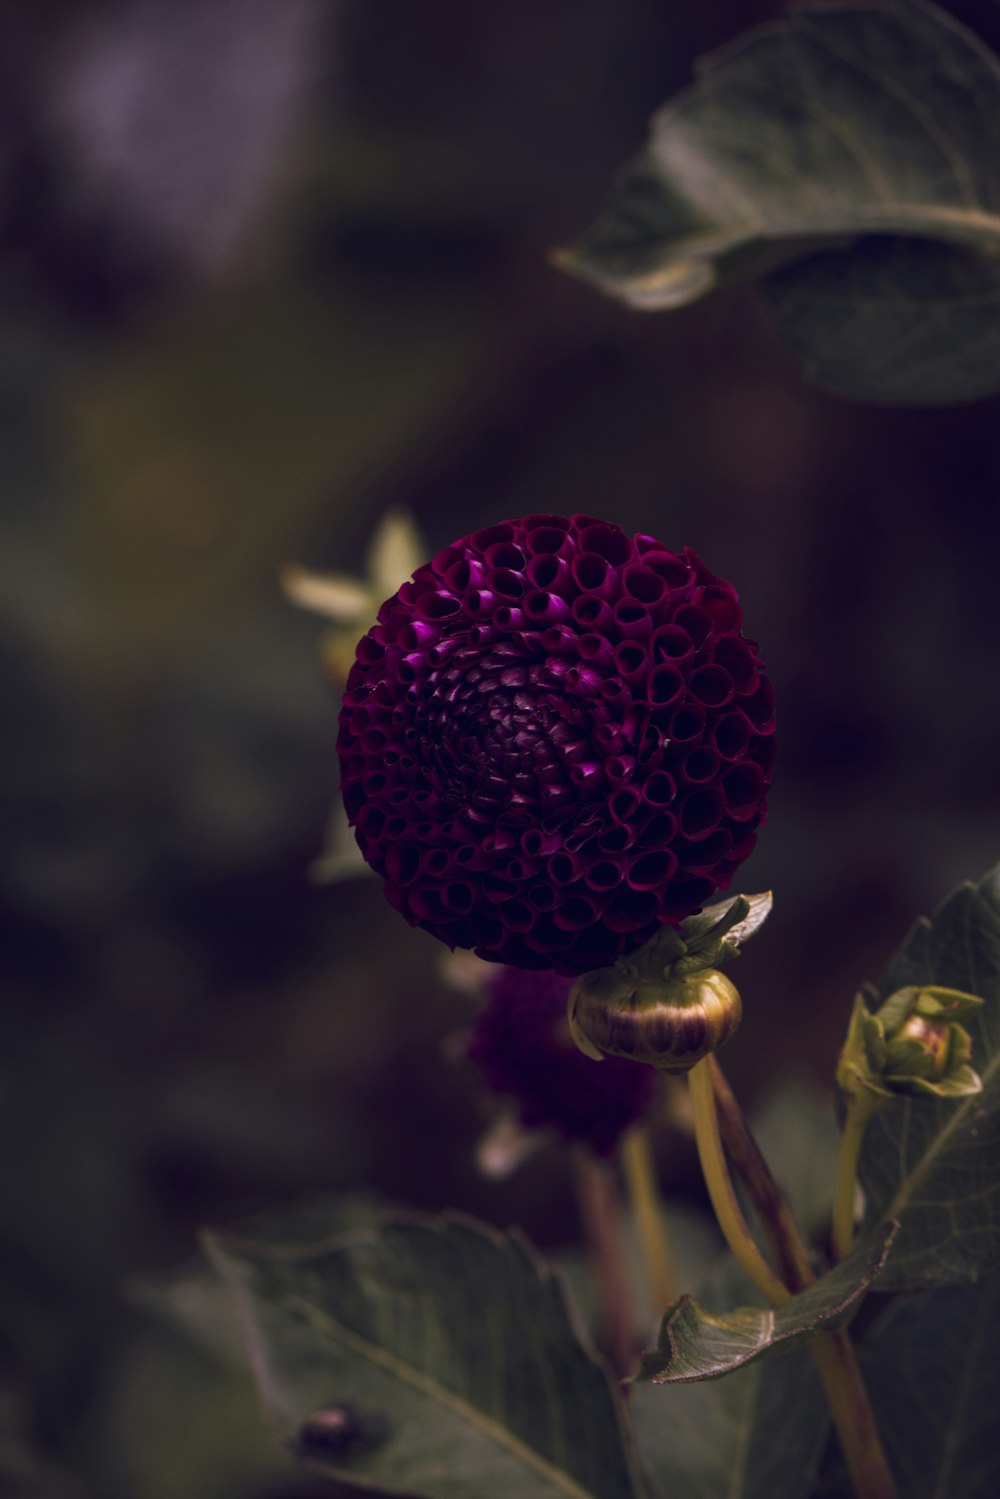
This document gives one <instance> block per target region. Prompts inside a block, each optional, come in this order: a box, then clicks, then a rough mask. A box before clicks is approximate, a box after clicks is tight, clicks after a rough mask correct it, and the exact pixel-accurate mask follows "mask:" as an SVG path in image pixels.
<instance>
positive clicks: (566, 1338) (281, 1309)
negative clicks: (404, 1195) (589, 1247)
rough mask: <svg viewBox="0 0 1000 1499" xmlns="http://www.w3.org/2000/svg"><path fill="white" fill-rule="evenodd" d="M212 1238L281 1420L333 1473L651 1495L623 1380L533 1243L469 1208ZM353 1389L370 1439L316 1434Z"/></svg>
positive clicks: (540, 1498)
mask: <svg viewBox="0 0 1000 1499" xmlns="http://www.w3.org/2000/svg"><path fill="white" fill-rule="evenodd" d="M208 1250H209V1254H210V1256H211V1258H212V1260H213V1261H214V1263H215V1264H216V1265H217V1266H218V1267H219V1268H220V1269H221V1270H222V1271H223V1272H224V1274H225V1275H226V1276H227V1278H228V1279H229V1280H230V1281H231V1282H232V1283H233V1284H234V1285H235V1286H237V1287H238V1289H239V1291H240V1294H241V1301H242V1305H243V1308H244V1315H245V1317H246V1319H247V1324H248V1332H249V1333H250V1336H251V1338H252V1341H253V1343H254V1345H255V1346H256V1348H257V1349H258V1376H259V1378H260V1380H261V1384H262V1387H263V1389H264V1391H265V1393H266V1396H267V1399H268V1403H269V1405H270V1406H271V1409H272V1411H273V1412H274V1414H275V1416H276V1418H277V1419H278V1422H279V1425H280V1427H281V1429H282V1430H283V1431H284V1433H285V1434H286V1436H287V1437H288V1438H290V1439H293V1440H297V1441H298V1442H300V1443H301V1444H302V1451H303V1455H304V1456H307V1457H308V1458H309V1459H310V1460H311V1461H313V1462H316V1463H319V1464H320V1465H321V1466H322V1467H323V1468H325V1469H326V1470H327V1471H329V1472H330V1473H332V1474H339V1475H344V1476H349V1477H350V1478H351V1479H352V1480H353V1481H355V1482H357V1481H362V1482H366V1483H368V1484H374V1485H378V1486H379V1487H381V1488H382V1489H383V1490H385V1491H388V1492H392V1493H410V1492H413V1491H416V1492H419V1493H421V1494H426V1495H428V1496H429V1499H438V1496H447V1499H481V1496H482V1495H484V1494H496V1495H500V1494H512V1495H513V1494H517V1495H519V1496H524V1499H529V1496H530V1499H557V1496H563V1499H585V1496H592V1499H627V1496H629V1495H638V1494H639V1492H640V1489H639V1485H638V1479H637V1477H636V1475H635V1472H634V1468H633V1462H632V1459H631V1456H630V1454H629V1450H628V1445H627V1439H626V1436H625V1432H624V1429H623V1425H622V1421H621V1413H620V1410H619V1408H618V1403H617V1400H616V1397H615V1394H614V1391H613V1389H612V1387H611V1385H610V1383H609V1382H608V1379H607V1377H606V1375H605V1373H604V1371H603V1370H602V1368H601V1367H600V1365H599V1363H598V1362H597V1361H596V1360H595V1358H594V1357H593V1355H592V1353H591V1352H590V1351H589V1350H588V1349H587V1348H586V1346H585V1345H584V1344H583V1342H582V1341H581V1339H580V1336H579V1335H578V1333H577V1331H576V1329H575V1327H574V1324H573V1321H572V1319H571V1317H570V1315H569V1313H568V1310H567V1307H566V1303H565V1301H564V1298H563V1294H562V1291H561V1288H560V1285H559V1282H558V1281H557V1280H556V1279H554V1278H553V1276H552V1274H551V1272H549V1271H548V1270H546V1269H545V1268H544V1266H542V1265H541V1263H540V1262H539V1261H538V1260H537V1259H536V1258H535V1256H534V1255H533V1254H532V1253H531V1252H530V1250H529V1249H528V1248H527V1246H526V1245H525V1244H524V1243H523V1241H521V1240H520V1239H518V1238H516V1237H512V1236H500V1235H497V1234H493V1233H490V1232H488V1231H487V1230H486V1229H484V1228H481V1227H478V1226H476V1225H474V1224H472V1223H470V1222H468V1221H465V1220H463V1219H460V1218H456V1217H452V1218H446V1219H442V1220H439V1221H432V1220H424V1219H412V1220H403V1219H397V1220H390V1221H388V1222H387V1223H386V1224H385V1225H384V1226H383V1227H381V1228H380V1229H377V1230H372V1231H369V1232H367V1233H359V1234H356V1235H353V1236H347V1237H345V1238H343V1239H336V1238H335V1239H334V1240H333V1241H331V1242H328V1244H327V1245H325V1246H320V1247H315V1246H314V1247H309V1246H306V1247H305V1248H301V1249H289V1247H288V1246H287V1245H283V1246H279V1247H278V1248H275V1247H270V1248H268V1247H266V1246H262V1245H260V1244H259V1243H254V1242H252V1241H242V1242H241V1241H238V1240H234V1239H231V1238H224V1237H219V1236H214V1237H212V1238H210V1239H209V1241H208ZM348 1400H349V1403H350V1409H351V1412H352V1415H353V1416H354V1419H355V1421H356V1426H357V1431H356V1433H355V1434H354V1435H353V1436H352V1439H351V1440H348V1441H345V1442H343V1443H341V1444H338V1443H334V1442H330V1443H326V1442H324V1441H321V1440H320V1441H311V1440H310V1439H309V1431H310V1427H309V1423H310V1421H311V1420H312V1419H313V1418H315V1416H316V1415H317V1413H318V1412H320V1411H322V1410H324V1409H328V1408H329V1407H330V1406H331V1405H336V1404H340V1403H342V1402H345V1401H348Z"/></svg>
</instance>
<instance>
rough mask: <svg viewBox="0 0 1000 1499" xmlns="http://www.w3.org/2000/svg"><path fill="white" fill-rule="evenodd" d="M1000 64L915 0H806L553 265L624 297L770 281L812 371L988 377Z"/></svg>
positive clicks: (707, 84)
mask: <svg viewBox="0 0 1000 1499" xmlns="http://www.w3.org/2000/svg"><path fill="white" fill-rule="evenodd" d="M998 118H1000V63H998V60H997V59H996V57H995V56H994V55H993V54H992V53H991V52H990V51H989V50H988V49H987V48H986V47H985V46H983V44H982V43H981V42H980V41H979V40H978V39H977V38H976V37H975V36H974V35H973V34H972V33H971V32H969V31H967V30H966V29H965V28H964V27H963V26H961V25H960V24H958V23H957V22H956V21H954V20H953V19H952V18H951V17H950V16H948V15H946V14H944V13H943V12H942V11H940V10H937V9H936V8H934V7H932V6H930V5H926V4H921V3H917V0H881V3H879V0H875V3H871V4H868V5H858V4H840V5H833V6H826V5H824V6H808V7H802V8H801V9H797V10H795V11H793V12H792V14H791V15H790V16H789V18H788V19H787V20H786V21H783V22H781V23H779V24H776V25H769V26H764V27H761V28H758V29H755V30H753V31H751V32H748V33H747V34H746V35H745V36H743V37H740V38H739V39H738V40H737V41H736V42H735V43H734V44H733V45H731V46H730V47H729V48H728V49H726V50H724V51H723V52H721V53H719V54H718V55H716V56H714V57H712V58H710V59H708V60H707V61H706V62H705V63H704V64H703V65H702V67H701V69H700V71H699V75H698V80H697V82H696V83H695V84H694V86H693V87H692V88H690V89H689V90H688V91H686V92H685V93H683V94H681V95H680V96H679V97H678V98H677V99H676V100H674V101H673V102H672V103H671V104H670V105H668V106H667V107H666V108H665V109H663V110H662V111H661V112H660V113H659V114H657V115H656V116H655V117H654V119H653V122H652V127H651V134H650V140H649V144H648V147H647V150H646V151H645V152H644V154H643V155H642V157H641V158H640V159H639V161H638V162H637V163H635V164H634V165H633V166H632V167H631V168H630V169H629V170H628V171H627V172H626V173H625V174H624V175H623V176H622V178H621V180H620V182H619V184H618V187H617V190H616V193H615V197H614V199H613V202H612V204H611V207H610V209H609V211H608V212H607V214H606V215H605V216H604V218H602V219H601V220H600V221H599V222H598V224H597V225H596V226H595V227H594V228H593V229H592V230H591V231H590V233H589V234H588V235H587V236H586V237H585V238H584V240H583V241H582V242H581V243H580V245H578V246H577V247H575V248H574V249H573V250H571V251H569V252H568V253H566V254H564V255H562V256H560V257H559V260H560V263H561V264H562V265H564V266H565V267H566V268H567V269H569V270H571V271H575V272H576V273H577V274H579V275H581V276H583V277H584V278H586V279H587V280H590V281H592V282H593V283H595V284H596V285H597V286H599V287H600V288H601V289H602V290H604V291H606V292H608V293H610V294H611V295H612V296H615V297H618V298H619V299H621V300H622V301H624V302H626V303H627V304H628V305H630V306H632V307H635V308H639V309H642V310H648V311H656V310H660V309H669V308H674V307H679V306H683V305H685V304H686V303H689V302H691V301H694V300H695V299H696V298H698V297H701V296H704V295H705V294H706V293H708V292H710V291H711V290H713V289H714V288H716V287H718V286H721V285H724V284H726V283H727V282H732V281H737V280H752V279H757V278H760V277H765V276H767V277H769V278H770V279H769V280H768V281H767V282H766V283H765V289H766V297H767V301H768V305H769V307H770V309H771V312H772V315H773V316H774V318H775V321H776V323H777V326H778V329H779V331H780V332H781V333H782V334H783V336H785V337H786V338H787V339H788V341H789V342H790V343H791V345H792V347H793V349H794V350H795V352H796V354H797V355H798V356H799V358H800V359H801V360H802V361H803V363H804V364H805V366H806V370H807V373H808V374H809V375H810V376H811V377H812V378H814V379H815V380H817V381H818V382H819V383H821V384H824V385H827V386H829V387H831V388H832V389H835V390H837V391H840V392H841V393H843V394H847V395H850V396H853V397H855V398H857V399H861V400H874V401H894V402H899V401H908V402H913V403H924V402H927V403H945V402H950V401H961V400H971V399H974V398H976V397H978V396H981V395H984V394H987V393H989V392H991V391H995V390H997V389H1000V357H998V355H1000V315H998V314H1000V260H998V253H1000V133H998V127H997V124H996V121H997V120H998Z"/></svg>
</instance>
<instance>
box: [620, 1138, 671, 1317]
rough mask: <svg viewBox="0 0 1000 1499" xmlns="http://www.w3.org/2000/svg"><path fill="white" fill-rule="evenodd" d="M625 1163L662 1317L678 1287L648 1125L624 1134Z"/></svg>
mask: <svg viewBox="0 0 1000 1499" xmlns="http://www.w3.org/2000/svg"><path fill="white" fill-rule="evenodd" d="M622 1166H623V1167H624V1170H625V1182H626V1185H627V1187H628V1195H629V1202H630V1204H631V1207H632V1217H633V1219H634V1220H635V1227H636V1233H637V1234H638V1236H639V1247H640V1248H641V1250H642V1258H643V1262H644V1264H645V1267H646V1278H647V1280H648V1282H649V1290H650V1294H651V1296H652V1298H653V1306H654V1310H655V1312H656V1315H657V1316H658V1317H659V1316H660V1315H661V1313H662V1312H664V1311H665V1310H666V1308H667V1307H668V1306H669V1305H670V1303H671V1302H672V1301H676V1299H677V1288H676V1286H675V1285H674V1277H673V1271H672V1270H671V1268H670V1252H669V1248H668V1244H667V1231H666V1227H665V1225H664V1222H663V1211H662V1208H661V1205H660V1193H659V1188H658V1187H657V1184H656V1171H655V1168H654V1164H653V1152H652V1150H651V1148H650V1143H649V1131H648V1130H647V1129H645V1128H640V1129H634V1130H630V1131H629V1133H628V1134H627V1135H626V1136H625V1138H624V1140H623V1141H622Z"/></svg>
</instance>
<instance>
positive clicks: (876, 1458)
mask: <svg viewBox="0 0 1000 1499" xmlns="http://www.w3.org/2000/svg"><path fill="white" fill-rule="evenodd" d="M809 1347H810V1350H811V1352H812V1356H813V1358H814V1360H815V1362H816V1367H817V1369H818V1370H819V1375H820V1378H821V1379H822V1381H823V1388H824V1389H825V1390H826V1398H827V1400H828V1401H829V1403H830V1410H831V1412H832V1413H833V1424H834V1426H835V1427H836V1428H837V1436H838V1437H839V1438H840V1446H841V1450H842V1451H843V1454H844V1461H845V1462H846V1463H847V1470H848V1472H849V1473H850V1475H851V1482H852V1483H853V1485H854V1491H855V1493H856V1494H857V1495H858V1499H898V1492H897V1489H896V1481H895V1479H894V1478H893V1476H892V1473H891V1471H890V1469H889V1463H888V1460H887V1459H886V1455H885V1452H884V1450H883V1447H882V1439H881V1437H880V1436H879V1434H878V1427H877V1426H876V1425H875V1415H874V1412H873V1411H872V1407H871V1401H870V1400H869V1398H868V1391H867V1389H866V1388H865V1382H864V1380H863V1379H862V1377H861V1370H860V1369H859V1368H858V1360H857V1357H856V1355H855V1352H854V1345H853V1343H852V1342H851V1339H850V1336H849V1335H848V1333H847V1332H846V1330H845V1329H844V1328H841V1329H840V1331H839V1332H821V1333H817V1334H816V1336H815V1337H813V1338H810V1340H809Z"/></svg>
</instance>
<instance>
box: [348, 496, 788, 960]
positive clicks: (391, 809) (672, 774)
mask: <svg viewBox="0 0 1000 1499" xmlns="http://www.w3.org/2000/svg"><path fill="white" fill-rule="evenodd" d="M739 628H740V616H739V603H738V600H737V597H736V593H735V591H734V589H733V588H732V587H731V586H730V585H729V584H728V583H726V582H724V581H723V580H722V579H720V578H717V577H715V576H714V574H712V573H711V572H710V571H709V569H708V568H707V567H706V566H705V564H704V563H703V562H702V561H701V559H700V558H698V557H697V556H696V555H695V554H694V553H693V552H691V551H689V550H685V551H684V552H683V554H678V553H675V552H671V551H669V550H668V549H667V548H666V547H664V546H663V545H662V544H661V543H660V542H659V541H657V540H656V539H655V538H653V537H650V536H637V537H631V536H629V535H628V534H627V533H626V532H624V531H623V530H622V529H621V527H619V526H615V525H613V524H611V523H609V522H606V521H601V520H596V519H594V518H593V517H592V516H577V517H573V518H572V519H567V518H565V517H560V516H552V515H538V516H529V517H527V519H525V520H523V521H505V522H503V523H501V524H499V525H496V526H487V527H485V528H484V529H483V530H481V531H478V532H476V533H475V534H474V535H472V536H469V537H466V538H465V539H464V540H461V541H458V542H455V543H454V544H453V545H452V546H449V547H447V548H445V549H444V551H442V552H441V553H440V554H439V555H438V556H437V557H436V558H434V559H433V561H432V562H430V563H428V564H427V565H426V566H424V567H421V568H418V569H417V572H416V573H415V574H414V576H413V578H412V579H411V580H410V582H408V583H406V584H404V585H403V587H402V588H401V589H400V590H399V592H398V593H397V594H395V595H394V597H393V598H391V599H388V600H386V602H385V603H384V604H383V605H382V607H381V608H380V610H379V618H378V623H377V624H376V625H375V626H374V627H373V628H372V629H371V630H370V631H369V632H368V634H367V635H366V636H365V637H364V639H363V640H362V641H361V642H360V643H359V645H358V650H357V659H356V662H355V665H354V667H353V668H352V670H351V673H350V676H349V678H348V681H347V684H346V687H345V691H344V695H343V705H342V709H341V716H340V731H339V737H338V751H339V755H340V761H341V778H342V786H343V796H344V805H345V808H346V810H347V814H348V818H349V820H350V822H351V824H352V826H354V828H355V829H356V833H357V838H358V844H359V847H360V848H361V851H362V853H363V854H364V856H365V858H366V859H367V860H368V862H369V863H370V864H371V866H372V867H373V869H375V870H376V872H377V873H378V874H379V875H381V876H382V878H383V879H384V880H385V882H386V894H387V896H388V898H389V899H390V901H391V902H392V903H393V905H395V906H396V907H397V908H398V909H399V910H400V911H401V912H402V913H403V915H404V916H405V917H406V919H407V920H408V921H410V922H411V923H413V924H416V925H420V926H422V927H424V928H425V929H426V930H428V931H430V932H433V933H434V934H435V935H436V936H438V937H440V938H441V940H442V941H445V942H447V943H449V945H452V946H455V945H458V946H465V947H473V948H475V949H476V950H477V951H478V952H479V953H480V954H481V955H482V956H483V957H486V958H489V959H491V960H495V961H498V962H506V961H510V962H513V963H516V964H518V965H521V966H522V967H526V968H532V969H539V968H545V967H549V968H552V967H555V968H558V969H559V970H560V971H562V972H565V973H576V972H581V971H585V970H586V969H589V968H593V967H597V966H600V965H601V964H603V963H608V962H611V961H613V960H614V958H616V957H619V956H621V955H623V954H626V953H628V952H630V951H632V950H633V949H634V948H636V947H638V946H639V945H640V944H641V943H642V942H644V941H645V940H646V939H647V938H648V937H649V936H650V935H652V933H653V932H654V931H655V930H656V928H657V927H658V926H659V925H660V924H662V923H664V922H668V923H676V922H678V921H680V920H681V919H682V918H683V917H684V916H685V915H688V914H689V913H690V912H691V911H693V910H695V909H697V908H698V907H699V906H700V905H701V904H702V903H703V902H704V901H705V900H706V899H707V898H708V896H709V895H710V894H711V891H712V889H713V888H714V886H715V885H716V884H719V883H723V884H727V883H728V882H729V880H730V879H731V878H732V875H733V872H734V871H735V869H736V867H737V865H738V864H739V862H740V861H741V859H743V858H745V857H746V855H747V854H748V853H749V852H750V850H751V848H752V847H753V841H754V837H755V835H756V831H757V829H758V828H759V826H760V824H761V823H762V821H763V820H764V817H765V814H766V801H767V789H768V785H769V783H770V778H771V770H772V764H773V755H774V747H773V746H774V741H773V730H774V711H773V701H774V699H773V692H772V690H771V686H770V683H769V681H768V679H767V675H766V671H765V668H764V666H763V664H762V662H761V660H760V657H759V655H758V653H757V647H756V646H755V645H754V643H753V642H752V641H750V640H747V639H745V638H744V637H743V636H742V635H741V634H740V633H739Z"/></svg>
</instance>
